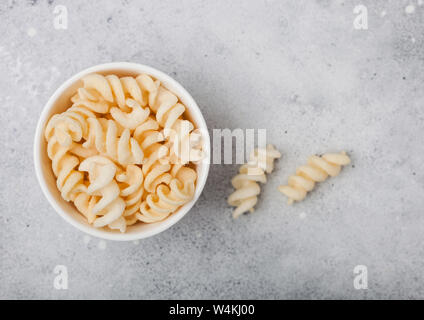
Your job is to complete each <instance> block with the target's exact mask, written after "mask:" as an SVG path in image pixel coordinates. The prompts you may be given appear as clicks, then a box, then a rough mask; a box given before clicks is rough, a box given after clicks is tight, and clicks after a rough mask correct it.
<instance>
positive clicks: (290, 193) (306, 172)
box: [278, 151, 350, 204]
mask: <svg viewBox="0 0 424 320" xmlns="http://www.w3.org/2000/svg"><path fill="white" fill-rule="evenodd" d="M348 163H350V158H349V157H348V156H347V154H346V152H344V151H343V152H340V153H327V154H324V155H323V156H321V157H319V156H315V155H314V156H311V157H310V158H309V159H308V164H307V165H305V166H301V167H299V168H298V169H297V170H296V174H295V175H293V176H290V177H289V181H288V185H287V186H279V187H278V190H279V191H280V192H281V193H283V194H285V195H286V196H287V197H288V198H289V199H288V204H292V203H293V202H294V201H301V200H303V199H304V198H305V197H306V194H307V193H308V191H311V190H312V189H313V188H314V187H315V182H321V181H324V180H326V179H327V177H328V176H331V177H334V176H337V175H338V174H339V172H340V169H341V166H345V165H347V164H348Z"/></svg>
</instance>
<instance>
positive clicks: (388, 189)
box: [0, 0, 424, 299]
mask: <svg viewBox="0 0 424 320" xmlns="http://www.w3.org/2000/svg"><path fill="white" fill-rule="evenodd" d="M360 3H362V4H364V5H365V6H366V7H367V8H368V15H369V16H368V23H369V29H368V30H355V29H354V28H353V20H354V17H355V15H354V13H353V8H354V7H355V6H356V5H358V4H360ZM60 4H62V5H65V6H66V7H67V9H68V15H69V17H68V18H69V21H68V22H69V26H68V29H67V30H56V29H55V28H54V27H53V19H54V16H55V15H54V13H53V10H54V7H55V6H56V5H60ZM423 28H424V5H423V1H417V0H408V1H399V0H396V1H374V0H373V1H371V0H368V1H325V0H322V1H306V0H305V1H277V0H275V1H241V0H240V1H194V0H193V1H178V2H176V1H112V0H110V1H83V0H79V1H65V0H63V1H41V0H39V1H35V0H33V1H2V2H1V4H0V34H1V35H2V36H1V38H0V75H1V76H0V92H1V94H0V108H1V113H0V127H1V132H2V134H0V145H1V152H0V163H1V167H0V180H1V187H0V195H1V199H0V200H1V201H0V298H14V299H15V298H30V299H33V298H54V299H56V298H59V299H61V298H83V299H86V298H137V299H152V298H164V299H168V298H188V299H191V298H200V299H202V298H241V299H244V298H266V299H273V298H353V299H364V298H424V232H423V231H424V209H423V208H424V197H423V191H424V170H423V169H424V161H423V153H424V143H423V129H424V94H423V92H424V91H423V90H422V87H423V85H424V74H423V72H422V70H423V67H424V54H423V49H424V32H423ZM110 61H132V62H139V63H143V64H148V65H151V66H154V67H156V68H158V69H161V70H163V71H165V72H167V73H169V74H171V75H172V76H174V77H175V78H176V79H177V80H178V81H179V82H181V83H182V84H183V85H184V86H185V87H186V88H187V89H188V90H189V91H190V92H191V93H192V95H193V96H194V98H195V99H196V100H197V102H198V104H199V106H200V108H201V109H202V111H203V112H204V115H205V118H206V120H207V123H208V125H209V128H210V129H213V128H231V129H234V128H266V129H267V130H268V141H269V142H272V143H274V144H275V145H276V146H277V147H278V148H279V149H280V151H281V152H282V153H283V154H284V156H283V158H282V159H280V161H279V162H278V163H277V164H276V170H275V173H274V174H272V175H271V176H270V179H269V182H268V183H267V184H266V185H265V186H264V187H263V188H262V190H263V193H262V196H261V199H260V202H259V204H258V206H257V211H256V212H255V213H254V214H251V215H248V216H244V217H241V218H240V219H239V220H237V221H232V219H231V208H229V207H228V206H227V204H226V201H225V198H226V197H227V196H228V194H229V193H230V192H231V191H232V188H231V185H230V177H231V176H232V175H234V174H235V173H236V171H237V166H236V165H213V166H212V168H211V171H210V175H209V180H208V183H207V186H206V188H205V190H204V192H203V195H202V197H201V198H200V200H199V201H198V203H197V205H196V206H195V207H194V209H193V210H192V211H191V212H190V213H189V214H188V215H187V216H186V217H184V219H183V220H181V221H180V222H179V223H178V224H177V225H175V226H174V227H172V228H171V229H170V230H168V231H166V232H164V233H162V234H160V235H158V236H156V237H153V238H150V239H147V240H143V241H140V242H139V243H132V242H130V243H115V242H104V241H100V240H98V239H94V238H89V237H85V236H84V234H82V233H80V232H79V231H77V230H75V229H74V228H73V227H71V226H69V225H68V224H67V223H66V222H65V221H63V220H62V219H61V218H60V217H59V216H58V215H57V214H56V213H55V212H54V210H53V209H52V208H51V207H50V206H49V204H48V203H47V201H46V200H45V198H44V196H43V194H42V193H41V190H40V188H39V186H38V183H37V181H36V178H35V174H34V169H33V161H32V151H33V150H32V149H33V135H34V130H35V126H36V121H37V118H38V116H39V114H40V112H41V110H42V108H43V105H44V103H45V102H46V101H47V99H48V98H49V96H50V95H51V94H52V93H53V92H54V90H55V89H56V88H57V87H58V86H59V85H60V84H61V83H62V82H63V81H64V80H65V79H67V78H69V77H70V76H71V75H73V74H75V73H76V72H78V71H79V70H81V69H83V68H86V67H88V66H91V65H95V64H99V63H103V62H110ZM343 149H344V150H347V151H348V152H349V153H350V154H351V157H352V160H353V165H352V166H349V167H346V168H345V169H344V170H343V172H342V174H341V175H340V176H338V177H337V178H334V179H332V180H331V181H327V182H326V183H322V184H321V185H319V187H318V188H316V190H315V191H314V192H313V193H311V194H310V195H309V196H308V198H307V200H306V201H304V202H302V203H299V204H296V205H294V206H291V207H289V206H287V205H286V199H285V198H284V197H283V196H282V195H281V194H279V193H278V191H277V190H276V188H277V186H278V185H279V184H281V183H285V182H286V181H287V177H288V176H289V175H290V174H291V173H293V172H294V170H295V168H296V167H297V166H298V165H300V164H303V163H304V162H305V161H306V159H307V157H308V156H309V155H310V154H313V153H323V152H327V151H338V150H343ZM359 264H363V265H366V266H367V267H368V287H369V288H368V290H355V289H354V286H353V278H354V274H353V269H354V267H355V266H356V265H359ZM56 265H65V266H67V268H68V272H69V289H68V290H62V291H59V290H56V289H54V287H53V279H54V276H55V275H54V273H53V269H54V267H55V266H56Z"/></svg>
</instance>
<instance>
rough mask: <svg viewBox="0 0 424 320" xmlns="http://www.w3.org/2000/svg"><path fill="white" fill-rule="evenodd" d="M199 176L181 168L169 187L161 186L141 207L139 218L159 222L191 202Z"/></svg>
mask: <svg viewBox="0 0 424 320" xmlns="http://www.w3.org/2000/svg"><path fill="white" fill-rule="evenodd" d="M196 178H197V175H196V172H195V171H194V170H193V169H190V168H188V167H181V168H179V170H178V172H177V173H176V176H175V177H174V178H172V180H171V181H170V183H169V185H167V184H160V185H158V186H157V189H156V193H151V194H149V195H148V196H147V197H146V200H145V201H144V202H143V203H142V204H141V206H140V213H137V218H138V219H139V220H140V221H143V222H157V221H160V220H163V219H165V218H166V217H167V216H168V215H169V214H170V213H171V212H174V211H175V210H176V209H178V208H179V207H181V206H182V205H184V204H185V203H187V202H189V201H190V200H191V199H192V198H193V195H194V187H195V181H196Z"/></svg>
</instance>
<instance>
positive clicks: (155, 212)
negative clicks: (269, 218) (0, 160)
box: [44, 74, 202, 232]
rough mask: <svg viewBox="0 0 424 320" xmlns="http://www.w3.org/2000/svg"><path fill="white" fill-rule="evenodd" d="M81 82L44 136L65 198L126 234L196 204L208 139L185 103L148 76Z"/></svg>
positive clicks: (92, 77) (93, 77)
mask: <svg viewBox="0 0 424 320" xmlns="http://www.w3.org/2000/svg"><path fill="white" fill-rule="evenodd" d="M81 83H82V87H80V88H78V89H77V90H76V92H75V94H74V95H73V96H72V98H71V99H70V103H71V105H70V107H69V108H68V109H67V110H65V111H64V112H62V113H60V114H55V115H53V116H52V117H51V118H50V120H49V121H48V123H47V125H46V128H45V132H44V134H45V139H46V140H47V153H48V156H49V158H50V159H51V160H52V169H53V173H54V174H55V176H56V178H57V187H58V189H59V191H60V192H61V195H62V197H63V198H64V199H65V200H66V201H72V202H73V203H74V205H75V207H76V208H77V209H78V211H79V212H81V214H82V215H83V216H84V217H85V218H86V219H87V222H88V223H90V224H92V225H93V226H94V227H97V228H103V227H107V228H109V229H113V230H119V231H120V232H125V231H126V229H127V227H128V226H130V225H133V224H135V223H137V221H138V222H139V223H141V222H142V223H151V222H157V221H160V220H163V219H165V218H166V217H168V216H169V215H170V214H172V213H173V212H175V211H176V210H178V209H179V208H180V207H181V206H182V205H184V204H185V203H187V202H189V201H190V200H191V199H192V197H193V196H194V190H195V185H196V179H197V174H196V171H195V170H193V169H191V168H190V167H189V166H192V162H193V161H194V160H192V159H194V158H196V157H197V158H199V159H200V156H199V155H200V154H201V152H202V150H201V136H200V134H199V133H195V132H194V130H195V127H194V125H193V123H191V122H190V121H188V120H186V119H185V118H184V113H185V110H186V108H185V106H184V105H183V104H182V103H181V102H180V101H179V98H178V97H177V96H176V95H175V94H174V93H172V92H171V91H169V90H168V89H166V88H165V87H163V86H162V85H161V83H160V82H159V81H158V80H155V79H153V78H152V77H150V76H149V75H146V74H141V75H138V76H137V77H130V76H128V77H118V76H116V75H113V74H111V75H100V74H89V75H87V76H85V77H83V78H82V81H81ZM182 128H187V130H185V131H184V130H182ZM181 145H183V146H184V147H185V149H184V151H183V152H182V153H176V152H175V150H177V149H176V147H177V146H178V147H180V146H181ZM174 149H175V150H174ZM183 158H184V159H185V161H184V162H182V161H181V159H183ZM196 161H197V160H196Z"/></svg>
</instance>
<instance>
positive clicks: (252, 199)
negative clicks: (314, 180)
mask: <svg viewBox="0 0 424 320" xmlns="http://www.w3.org/2000/svg"><path fill="white" fill-rule="evenodd" d="M280 157H281V154H280V153H279V152H278V151H277V150H276V149H275V148H274V146H272V145H267V147H266V149H255V150H254V151H253V152H252V154H251V155H250V160H249V162H248V163H247V164H244V165H242V166H241V167H240V169H239V174H237V175H236V176H235V177H234V178H233V179H232V180H231V184H232V185H233V187H234V189H236V191H234V192H233V193H232V194H231V195H230V196H229V197H228V204H229V205H230V206H235V207H236V209H234V211H233V218H234V219H236V218H238V217H239V216H240V215H242V214H243V213H245V212H247V211H250V212H253V211H254V207H255V205H256V203H257V202H258V195H259V194H260V192H261V188H260V187H259V183H258V182H260V183H266V181H267V179H266V175H265V172H266V173H271V172H272V170H273V168H274V160H275V159H278V158H280Z"/></svg>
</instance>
